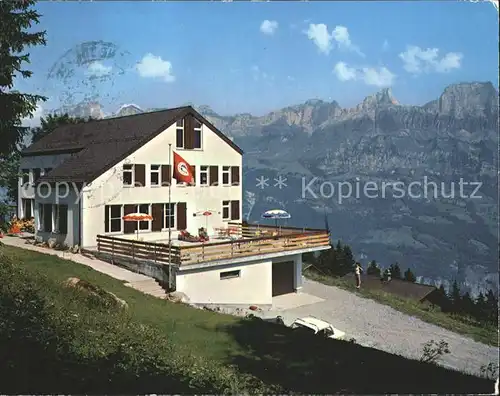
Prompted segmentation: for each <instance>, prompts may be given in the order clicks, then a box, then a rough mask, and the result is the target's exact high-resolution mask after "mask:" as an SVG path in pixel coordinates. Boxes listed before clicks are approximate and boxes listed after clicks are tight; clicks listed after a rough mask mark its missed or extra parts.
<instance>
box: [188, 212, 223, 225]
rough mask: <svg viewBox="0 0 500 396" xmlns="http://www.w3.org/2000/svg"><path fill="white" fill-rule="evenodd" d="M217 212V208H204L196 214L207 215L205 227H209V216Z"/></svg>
mask: <svg viewBox="0 0 500 396" xmlns="http://www.w3.org/2000/svg"><path fill="white" fill-rule="evenodd" d="M215 213H217V212H216V211H215V210H202V211H200V212H196V213H195V214H194V215H195V216H205V229H208V218H209V217H210V216H212V215H213V214H215Z"/></svg>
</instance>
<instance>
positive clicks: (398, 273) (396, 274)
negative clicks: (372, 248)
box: [389, 261, 402, 279]
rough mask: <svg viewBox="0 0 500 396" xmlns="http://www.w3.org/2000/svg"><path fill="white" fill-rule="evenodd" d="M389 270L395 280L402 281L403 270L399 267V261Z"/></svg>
mask: <svg viewBox="0 0 500 396" xmlns="http://www.w3.org/2000/svg"><path fill="white" fill-rule="evenodd" d="M389 269H390V271H391V276H392V277H393V278H394V279H401V278H402V275H401V268H400V267H399V264H398V262H397V261H396V263H394V264H391V266H390V267H389Z"/></svg>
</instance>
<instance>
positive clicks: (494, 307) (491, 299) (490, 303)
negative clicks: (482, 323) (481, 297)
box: [485, 289, 498, 324]
mask: <svg viewBox="0 0 500 396" xmlns="http://www.w3.org/2000/svg"><path fill="white" fill-rule="evenodd" d="M485 308H486V314H487V318H486V320H487V321H488V322H489V323H492V324H498V296H497V295H496V294H495V293H494V292H493V290H491V289H490V290H488V293H486V304H485Z"/></svg>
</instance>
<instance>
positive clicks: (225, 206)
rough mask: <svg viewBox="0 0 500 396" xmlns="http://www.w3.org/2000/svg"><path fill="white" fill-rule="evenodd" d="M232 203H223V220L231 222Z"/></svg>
mask: <svg viewBox="0 0 500 396" xmlns="http://www.w3.org/2000/svg"><path fill="white" fill-rule="evenodd" d="M230 202H231V201H222V220H229V219H230V214H229V205H230Z"/></svg>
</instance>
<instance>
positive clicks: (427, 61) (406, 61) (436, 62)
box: [399, 45, 463, 74]
mask: <svg viewBox="0 0 500 396" xmlns="http://www.w3.org/2000/svg"><path fill="white" fill-rule="evenodd" d="M399 57H400V58H401V59H402V60H403V67H404V69H405V70H406V71H407V72H408V73H411V74H420V73H430V72H437V73H447V72H449V71H451V70H453V69H459V68H460V66H461V63H462V59H463V54H462V53H460V52H448V53H447V54H445V55H444V56H442V57H441V58H440V57H439V49H438V48H426V49H422V48H420V47H418V46H415V45H410V46H408V47H407V48H406V51H405V52H402V53H400V54H399Z"/></svg>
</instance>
